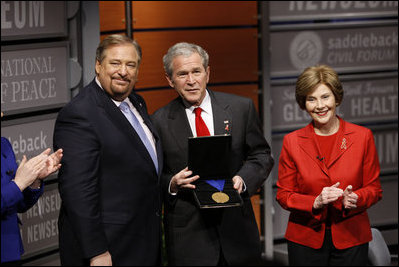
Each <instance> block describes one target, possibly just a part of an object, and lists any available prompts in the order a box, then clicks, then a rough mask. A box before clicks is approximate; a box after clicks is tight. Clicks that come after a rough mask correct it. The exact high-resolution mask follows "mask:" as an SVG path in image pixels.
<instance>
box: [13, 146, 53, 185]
mask: <svg viewBox="0 0 399 267" xmlns="http://www.w3.org/2000/svg"><path fill="white" fill-rule="evenodd" d="M48 153H50V149H46V150H45V151H43V153H41V154H39V155H38V156H36V157H34V158H31V159H30V160H27V159H26V156H25V155H24V156H23V157H22V161H21V163H20V164H19V167H18V169H17V172H16V173H15V178H14V182H15V183H16V185H17V186H18V187H19V189H20V190H21V192H22V191H24V190H25V188H27V187H28V186H30V185H31V184H32V183H33V182H34V181H35V180H36V179H37V177H38V175H39V173H40V172H41V171H42V170H43V169H45V168H46V161H47V158H48Z"/></svg>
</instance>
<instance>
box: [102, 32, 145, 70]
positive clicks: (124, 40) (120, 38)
mask: <svg viewBox="0 0 399 267" xmlns="http://www.w3.org/2000/svg"><path fill="white" fill-rule="evenodd" d="M119 44H132V45H133V46H134V47H135V48H136V51H137V56H138V63H139V64H140V62H141V57H142V52H141V47H140V45H139V44H138V43H137V42H136V41H135V40H132V39H131V38H130V37H127V36H125V35H120V34H112V35H108V36H107V37H106V38H105V39H104V40H102V41H101V42H100V44H99V45H98V47H97V50H96V60H98V61H99V62H101V61H102V60H103V59H104V57H105V55H104V54H105V50H107V49H108V48H109V47H110V46H113V45H119Z"/></svg>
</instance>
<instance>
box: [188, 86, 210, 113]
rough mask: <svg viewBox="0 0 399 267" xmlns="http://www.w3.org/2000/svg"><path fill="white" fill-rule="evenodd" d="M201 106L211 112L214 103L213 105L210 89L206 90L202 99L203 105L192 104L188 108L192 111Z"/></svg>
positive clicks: (205, 110)
mask: <svg viewBox="0 0 399 267" xmlns="http://www.w3.org/2000/svg"><path fill="white" fill-rule="evenodd" d="M197 107H200V108H201V109H202V110H203V111H204V112H206V113H211V111H212V105H211V97H210V96H209V93H208V90H205V97H204V99H203V100H202V103H201V105H199V106H190V107H188V108H187V109H188V110H190V111H191V112H194V109H195V108H197Z"/></svg>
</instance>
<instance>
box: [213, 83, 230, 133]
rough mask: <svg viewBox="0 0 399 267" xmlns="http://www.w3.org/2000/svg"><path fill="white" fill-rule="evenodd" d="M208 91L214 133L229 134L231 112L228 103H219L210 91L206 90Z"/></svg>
mask: <svg viewBox="0 0 399 267" xmlns="http://www.w3.org/2000/svg"><path fill="white" fill-rule="evenodd" d="M208 92H209V95H210V97H211V104H212V114H213V127H214V131H215V135H223V134H230V133H231V127H232V125H233V121H232V116H231V112H229V110H228V108H229V105H228V104H223V103H221V102H220V101H219V100H218V99H217V98H216V96H215V94H214V93H213V92H212V91H210V90H208Z"/></svg>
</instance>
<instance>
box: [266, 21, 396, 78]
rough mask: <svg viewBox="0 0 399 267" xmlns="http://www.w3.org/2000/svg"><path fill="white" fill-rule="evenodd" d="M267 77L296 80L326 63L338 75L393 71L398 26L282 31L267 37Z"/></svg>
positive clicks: (394, 67) (394, 68)
mask: <svg viewBox="0 0 399 267" xmlns="http://www.w3.org/2000/svg"><path fill="white" fill-rule="evenodd" d="M270 35H271V41H270V42H271V44H270V47H271V53H270V54H271V77H272V78H283V77H296V76H298V75H299V74H300V73H301V72H302V71H303V70H304V69H305V68H307V67H310V66H314V65H316V64H327V65H329V66H331V67H332V68H334V69H335V70H336V71H337V72H340V73H361V72H368V71H382V70H396V69H397V68H398V27H397V26H383V27H369V28H364V27H359V28H349V29H323V30H306V31H283V32H272V33H271V34H270Z"/></svg>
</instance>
